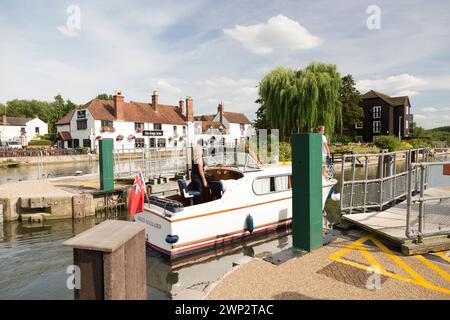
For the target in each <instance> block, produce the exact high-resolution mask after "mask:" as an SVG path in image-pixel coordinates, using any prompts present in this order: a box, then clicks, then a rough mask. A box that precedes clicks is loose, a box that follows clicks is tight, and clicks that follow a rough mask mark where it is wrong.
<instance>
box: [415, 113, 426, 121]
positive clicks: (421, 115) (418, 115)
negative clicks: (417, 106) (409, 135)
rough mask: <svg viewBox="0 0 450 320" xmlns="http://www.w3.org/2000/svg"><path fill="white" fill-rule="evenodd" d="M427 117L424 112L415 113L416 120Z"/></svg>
mask: <svg viewBox="0 0 450 320" xmlns="http://www.w3.org/2000/svg"><path fill="white" fill-rule="evenodd" d="M426 118H427V117H426V116H424V115H423V114H415V115H414V120H425V119H426Z"/></svg>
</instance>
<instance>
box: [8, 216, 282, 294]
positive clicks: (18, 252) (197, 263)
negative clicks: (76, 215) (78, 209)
mask: <svg viewBox="0 0 450 320" xmlns="http://www.w3.org/2000/svg"><path fill="white" fill-rule="evenodd" d="M101 221H102V219H98V218H94V217H90V218H84V219H79V220H74V221H72V220H60V221H46V222H44V223H43V224H41V225H32V226H31V225H27V224H22V223H18V222H14V223H8V224H4V225H3V227H1V225H0V299H73V291H72V290H69V289H67V288H66V280H67V277H68V274H66V272H65V271H66V268H67V266H69V265H71V264H72V262H73V257H72V249H70V248H66V247H63V246H62V243H63V242H64V241H65V240H66V239H68V238H71V237H73V236H74V235H76V234H78V233H80V232H82V231H84V230H86V229H88V228H91V227H93V226H95V225H96V224H98V223H100V222H101ZM290 245H291V240H290V236H289V235H288V232H274V233H270V234H268V235H265V236H260V237H257V238H254V239H248V240H246V241H240V242H236V243H235V244H231V245H228V246H225V247H221V248H217V249H216V250H213V251H206V252H203V253H199V254H197V255H196V256H190V257H185V258H180V259H177V260H175V261H169V260H168V259H167V258H166V257H164V256H162V255H160V254H159V253H157V252H155V251H152V250H150V249H147V279H148V280H147V282H148V289H149V296H148V297H149V299H171V298H172V297H173V296H175V295H177V294H178V293H179V292H180V291H182V290H184V289H193V290H200V291H203V290H205V289H206V288H207V287H208V286H209V285H211V284H212V283H213V282H214V281H216V280H217V279H219V278H220V277H221V276H222V275H224V274H225V273H227V272H228V271H229V270H230V269H231V267H232V264H233V262H235V261H237V260H239V259H240V258H241V257H243V256H252V257H253V256H261V257H262V256H265V255H267V254H270V253H276V252H278V251H281V250H283V249H284V248H286V247H289V246H290Z"/></svg>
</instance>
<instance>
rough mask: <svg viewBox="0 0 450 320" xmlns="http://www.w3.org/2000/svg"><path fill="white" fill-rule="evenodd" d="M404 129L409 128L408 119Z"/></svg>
mask: <svg viewBox="0 0 450 320" xmlns="http://www.w3.org/2000/svg"><path fill="white" fill-rule="evenodd" d="M405 129H406V130H408V129H409V121H406V122H405Z"/></svg>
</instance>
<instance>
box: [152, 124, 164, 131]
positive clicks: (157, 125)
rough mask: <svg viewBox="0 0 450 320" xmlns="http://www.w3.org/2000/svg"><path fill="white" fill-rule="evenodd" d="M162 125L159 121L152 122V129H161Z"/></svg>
mask: <svg viewBox="0 0 450 320" xmlns="http://www.w3.org/2000/svg"><path fill="white" fill-rule="evenodd" d="M161 129H162V126H161V123H154V124H153V130H161Z"/></svg>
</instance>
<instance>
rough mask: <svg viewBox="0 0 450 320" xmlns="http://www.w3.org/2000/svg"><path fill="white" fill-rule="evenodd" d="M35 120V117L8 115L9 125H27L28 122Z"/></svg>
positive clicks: (7, 122) (7, 123) (7, 121)
mask: <svg viewBox="0 0 450 320" xmlns="http://www.w3.org/2000/svg"><path fill="white" fill-rule="evenodd" d="M31 120H33V118H22V117H6V125H7V126H26V125H27V122H29V121H31Z"/></svg>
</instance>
